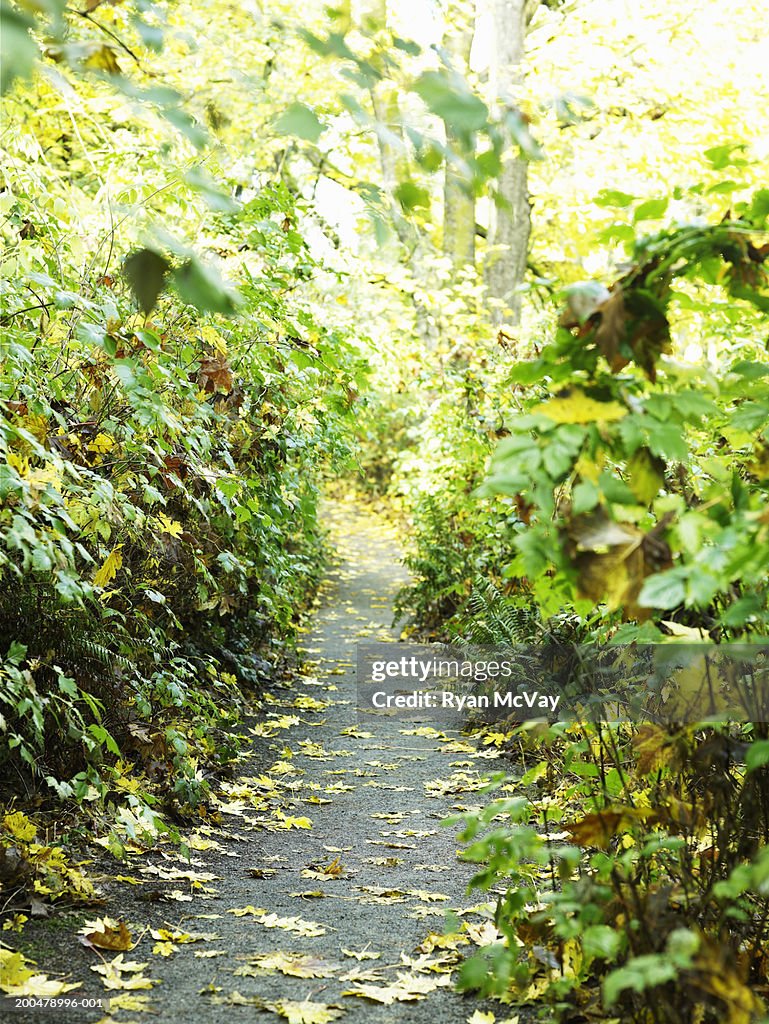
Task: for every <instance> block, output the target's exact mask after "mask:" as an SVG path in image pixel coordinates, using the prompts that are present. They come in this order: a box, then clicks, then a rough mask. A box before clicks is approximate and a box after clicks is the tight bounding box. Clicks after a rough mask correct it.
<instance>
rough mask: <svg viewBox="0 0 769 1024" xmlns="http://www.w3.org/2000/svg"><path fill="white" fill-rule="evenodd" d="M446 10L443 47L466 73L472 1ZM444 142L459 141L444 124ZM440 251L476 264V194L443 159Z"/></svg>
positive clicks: (458, 263)
mask: <svg viewBox="0 0 769 1024" xmlns="http://www.w3.org/2000/svg"><path fill="white" fill-rule="evenodd" d="M457 6H458V9H457V10H455V11H452V10H450V11H449V17H450V18H451V22H452V23H451V24H449V25H448V26H447V28H446V32H445V34H444V37H443V46H444V48H445V50H446V52H447V53H448V54H449V55H450V57H451V60H452V63H453V64H454V66H455V68H456V69H457V71H459V72H460V73H461V74H463V75H464V74H466V73H467V69H468V67H469V65H470V50H471V49H472V45H473V36H474V34H475V12H474V9H473V5H472V4H468V3H462V4H460V5H457ZM446 142H447V143H448V145H449V146H450V147H456V146H457V143H458V140H457V139H456V137H455V135H454V133H453V132H452V130H451V125H450V124H448V123H447V124H446ZM443 252H444V254H445V255H446V256H448V257H449V259H450V260H451V265H452V267H453V268H454V270H461V269H462V267H465V266H467V265H468V264H470V265H474V263H475V197H474V196H473V195H472V194H470V193H468V191H467V188H466V186H465V188H463V187H462V179H461V177H460V176H459V175H458V174H457V172H456V169H455V168H454V166H453V165H452V164H450V163H449V162H448V161H446V169H445V172H444V179H443Z"/></svg>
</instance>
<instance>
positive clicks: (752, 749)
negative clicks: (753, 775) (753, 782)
mask: <svg viewBox="0 0 769 1024" xmlns="http://www.w3.org/2000/svg"><path fill="white" fill-rule="evenodd" d="M765 764H769V740H757V741H756V742H755V743H751V744H750V746H749V747H748V752H747V754H746V755H745V766H746V767H747V769H748V771H749V772H755V771H758V769H759V768H763V766H764V765H765Z"/></svg>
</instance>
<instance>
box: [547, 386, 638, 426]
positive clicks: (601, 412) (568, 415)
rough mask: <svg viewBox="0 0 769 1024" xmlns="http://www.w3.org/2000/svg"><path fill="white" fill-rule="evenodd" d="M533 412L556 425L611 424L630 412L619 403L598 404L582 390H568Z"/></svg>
mask: <svg viewBox="0 0 769 1024" xmlns="http://www.w3.org/2000/svg"><path fill="white" fill-rule="evenodd" d="M531 411H532V412H533V413H542V415H544V416H547V417H548V419H551V420H552V421H553V422H554V423H609V422H611V421H612V420H621V419H622V417H623V416H626V415H627V412H628V410H627V409H626V408H625V406H624V405H620V403H619V402H597V401H596V400H595V399H594V398H589V397H588V396H587V395H586V394H585V392H584V391H582V390H580V388H567V389H565V390H564V391H561V392H560V394H558V395H556V396H555V397H554V398H550V399H549V400H548V401H547V402H540V403H539V405H535V406H534V408H533V409H532V410H531Z"/></svg>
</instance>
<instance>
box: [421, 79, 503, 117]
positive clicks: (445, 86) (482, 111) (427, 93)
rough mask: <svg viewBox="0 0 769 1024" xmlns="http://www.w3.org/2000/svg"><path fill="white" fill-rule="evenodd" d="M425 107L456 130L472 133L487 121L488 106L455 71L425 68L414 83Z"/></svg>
mask: <svg viewBox="0 0 769 1024" xmlns="http://www.w3.org/2000/svg"><path fill="white" fill-rule="evenodd" d="M413 90H414V92H415V93H416V94H417V95H418V96H420V97H421V98H422V100H424V102H425V104H426V105H427V107H428V109H429V110H431V111H432V113H433V114H437V116H438V117H441V118H443V120H444V121H445V122H446V124H448V125H450V126H451V128H452V129H453V130H454V131H457V132H474V131H478V130H479V129H481V128H483V127H484V125H485V124H486V123H487V121H488V117H489V109H488V107H487V106H486V104H485V103H484V102H483V100H481V99H479V98H478V97H477V96H476V95H475V94H474V93H472V92H471V91H470V89H469V87H468V85H467V83H466V82H465V80H464V79H463V78H462V77H461V75H458V74H456V73H454V72H450V73H447V72H441V71H425V72H424V73H423V74H422V75H420V77H419V78H418V79H417V81H416V83H415V84H414V86H413Z"/></svg>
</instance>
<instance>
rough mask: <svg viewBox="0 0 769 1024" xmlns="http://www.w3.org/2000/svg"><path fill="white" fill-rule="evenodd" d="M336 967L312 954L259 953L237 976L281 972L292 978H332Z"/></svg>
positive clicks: (240, 968)
mask: <svg viewBox="0 0 769 1024" xmlns="http://www.w3.org/2000/svg"><path fill="white" fill-rule="evenodd" d="M336 969H337V968H336V966H335V965H334V964H332V963H329V962H328V961H327V960H323V959H322V958H321V957H318V956H315V955H313V954H312V953H282V952H275V953H259V954H257V955H255V956H251V957H249V960H248V964H246V965H245V967H239V968H238V969H237V970H236V971H235V974H237V975H245V976H249V975H254V976H256V975H258V974H260V973H264V972H273V971H280V973H281V974H285V975H287V976H288V977H291V978H330V977H331V976H332V974H333V973H334V971H335V970H336Z"/></svg>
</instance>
